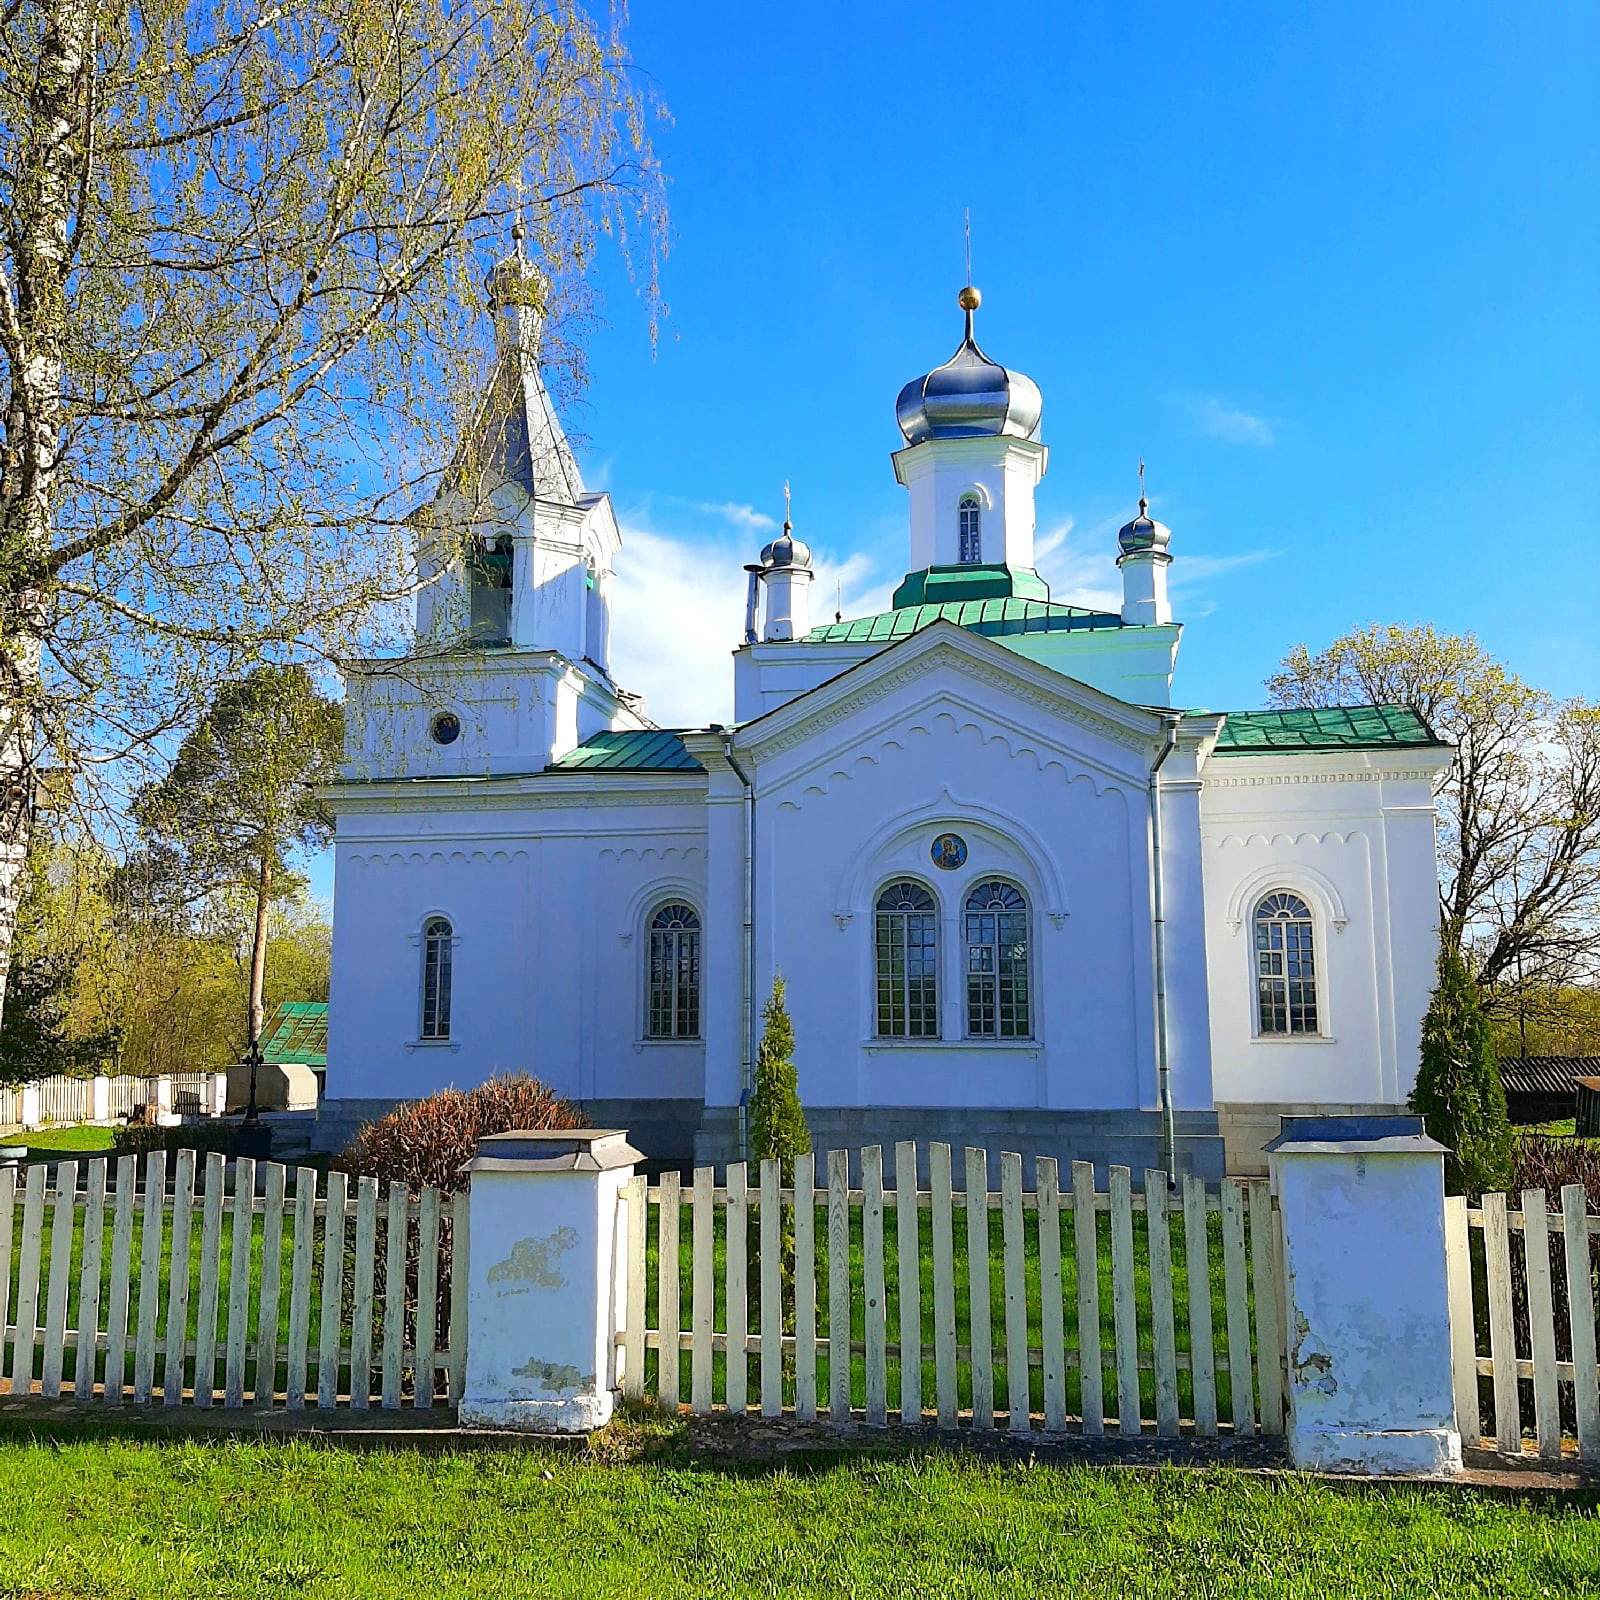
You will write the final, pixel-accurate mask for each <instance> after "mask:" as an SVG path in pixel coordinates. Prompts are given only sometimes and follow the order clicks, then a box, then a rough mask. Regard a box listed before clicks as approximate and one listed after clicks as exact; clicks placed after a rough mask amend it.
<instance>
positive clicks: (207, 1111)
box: [201, 1072, 228, 1117]
mask: <svg viewBox="0 0 1600 1600" xmlns="http://www.w3.org/2000/svg"><path fill="white" fill-rule="evenodd" d="M210 1087H211V1094H210V1097H209V1101H208V1103H207V1104H205V1105H203V1106H202V1108H201V1111H202V1115H204V1116H208V1117H225V1116H227V1114H228V1074H227V1073H226V1072H213V1073H212V1074H211V1085H210Z"/></svg>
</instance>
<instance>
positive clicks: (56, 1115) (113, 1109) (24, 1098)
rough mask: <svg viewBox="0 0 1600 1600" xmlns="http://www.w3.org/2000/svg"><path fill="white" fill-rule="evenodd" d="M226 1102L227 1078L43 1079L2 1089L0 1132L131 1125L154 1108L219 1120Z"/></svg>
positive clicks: (180, 1075)
mask: <svg viewBox="0 0 1600 1600" xmlns="http://www.w3.org/2000/svg"><path fill="white" fill-rule="evenodd" d="M226 1103H227V1074H226V1073H218V1072H173V1073H165V1074H161V1075H158V1076H155V1077H139V1076H137V1075H136V1074H131V1073H120V1074H118V1075H117V1076H115V1077H110V1076H106V1075H104V1074H102V1075H100V1076H98V1077H93V1078H65V1077H53V1078H38V1079H36V1080H35V1081H34V1082H32V1083H24V1084H13V1085H10V1086H9V1087H3V1088H0V1128H23V1129H33V1128H42V1127H71V1126H74V1125H76V1124H79V1123H90V1122H98V1123H110V1122H126V1121H127V1120H128V1118H129V1117H131V1116H132V1115H133V1114H134V1112H135V1111H137V1110H140V1109H141V1108H143V1107H144V1106H149V1105H155V1106H159V1107H160V1108H161V1109H162V1110H163V1111H167V1112H172V1113H176V1114H180V1115H186V1116H205V1117H218V1116H221V1115H222V1114H223V1111H224V1110H225V1109H226Z"/></svg>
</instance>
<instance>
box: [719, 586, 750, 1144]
mask: <svg viewBox="0 0 1600 1600" xmlns="http://www.w3.org/2000/svg"><path fill="white" fill-rule="evenodd" d="M750 581H751V584H752V586H753V585H754V583H755V579H754V578H752V579H751V580H750ZM722 754H723V758H724V759H725V760H726V761H727V763H728V765H729V766H730V767H732V768H733V770H734V773H735V774H736V775H737V777H738V779H739V782H740V783H742V784H743V785H744V951H743V955H742V958H741V960H740V963H739V964H740V967H741V969H742V970H741V972H740V998H741V1007H742V1009H741V1010H740V1013H739V1014H740V1017H741V1018H742V1019H743V1025H742V1027H741V1029H740V1032H741V1033H742V1035H743V1040H742V1043H741V1046H740V1048H741V1050H742V1052H743V1059H742V1060H741V1061H740V1063H739V1159H740V1160H741V1161H743V1160H746V1159H748V1157H749V1154H750V1127H749V1120H750V1091H751V1087H752V1085H751V1075H752V1069H753V1066H754V1063H755V1055H756V1047H755V1029H756V1011H755V997H754V992H753V991H754V988H755V972H756V792H755V789H754V787H753V786H752V785H751V782H750V777H749V774H748V773H746V771H745V770H744V768H743V767H741V766H740V765H739V763H738V761H737V760H735V759H734V754H733V735H732V734H731V733H727V732H724V734H723V735H722Z"/></svg>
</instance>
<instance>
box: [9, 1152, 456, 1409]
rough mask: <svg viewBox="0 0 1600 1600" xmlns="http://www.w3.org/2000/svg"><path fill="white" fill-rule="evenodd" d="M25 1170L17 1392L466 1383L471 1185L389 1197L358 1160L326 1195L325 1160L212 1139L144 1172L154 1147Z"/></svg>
mask: <svg viewBox="0 0 1600 1600" xmlns="http://www.w3.org/2000/svg"><path fill="white" fill-rule="evenodd" d="M23 1170H24V1171H25V1174H26V1176H25V1178H24V1179H23V1181H21V1182H20V1183H19V1181H18V1173H17V1169H15V1168H7V1169H5V1170H0V1263H5V1264H7V1270H6V1272H5V1273H4V1275H3V1276H0V1384H3V1386H4V1388H5V1389H6V1391H7V1392H9V1393H10V1394H13V1395H28V1394H38V1395H41V1396H43V1397H44V1398H46V1399H51V1398H56V1397H58V1396H60V1395H62V1394H63V1393H71V1394H72V1395H73V1396H74V1397H75V1398H76V1399H77V1400H78V1401H79V1402H80V1403H90V1402H93V1401H96V1400H99V1401H103V1402H105V1403H108V1404H111V1405H120V1404H122V1403H124V1402H125V1401H132V1402H133V1403H134V1404H137V1405H146V1404H151V1403H154V1402H155V1401H156V1399H157V1397H158V1396H159V1399H160V1402H161V1403H162V1404H164V1405H168V1406H175V1405H179V1404H194V1405H197V1406H210V1405H213V1404H216V1403H219V1402H220V1404H221V1405H223V1406H243V1405H247V1404H248V1405H253V1406H255V1407H258V1408H264V1407H267V1406H273V1405H281V1406H285V1407H287V1408H289V1409H290V1410H295V1409H299V1408H301V1407H305V1406H313V1407H320V1408H323V1409H328V1408H331V1407H335V1406H340V1405H348V1406H349V1407H350V1408H351V1409H353V1410H358V1411H359V1410H366V1409H368V1408H370V1407H372V1406H373V1405H377V1406H379V1407H381V1408H386V1409H391V1410H392V1409H396V1408H398V1407H400V1406H402V1405H408V1406H412V1407H427V1406H432V1405H435V1404H439V1403H447V1404H450V1405H454V1404H455V1403H456V1401H457V1399H458V1398H459V1396H460V1392H461V1381H462V1375H463V1371H464V1365H465V1349H466V1283H465V1273H460V1274H456V1275H454V1276H452V1275H451V1273H450V1253H451V1249H452V1246H454V1247H455V1248H459V1249H461V1250H462V1251H463V1256H462V1259H463V1260H465V1238H466V1227H467V1220H466V1219H467V1205H466V1199H465V1197H461V1198H458V1199H453V1198H450V1197H447V1196H442V1195H441V1194H440V1193H439V1191H438V1190H437V1189H424V1190H423V1191H422V1192H421V1194H420V1195H418V1196H416V1197H412V1196H410V1195H408V1194H407V1193H406V1191H405V1190H404V1189H403V1188H400V1187H397V1186H396V1187H391V1189H390V1191H389V1193H388V1195H387V1197H386V1198H384V1199H382V1200H380V1197H379V1194H378V1186H377V1183H376V1181H375V1180H374V1179H372V1178H361V1179H359V1180H358V1181H357V1182H356V1183H355V1184H354V1193H353V1194H352V1193H351V1182H350V1179H349V1178H348V1177H347V1176H346V1175H345V1174H344V1173H341V1172H334V1173H330V1174H329V1175H328V1178H327V1180H326V1184H325V1185H324V1186H323V1192H322V1193H320V1194H319V1193H318V1176H317V1173H316V1171H315V1170H314V1169H312V1168H309V1167H301V1168H299V1169H297V1170H296V1171H295V1172H294V1173H293V1174H292V1175H291V1174H290V1173H289V1171H288V1169H286V1168H285V1167H283V1166H281V1165H279V1164H278V1163H276V1162H259V1163H257V1162H252V1161H250V1160H248V1159H245V1158H242V1157H241V1158H240V1159H238V1160H236V1161H234V1162H232V1163H228V1162H225V1161H224V1159H223V1157H222V1156H221V1155H219V1154H215V1153H213V1154H210V1155H208V1156H206V1157H205V1160H204V1167H203V1169H198V1168H197V1162H196V1153H195V1152H194V1151H193V1150H180V1151H178V1152H176V1154H175V1155H174V1157H173V1159H172V1162H171V1174H170V1182H169V1174H168V1161H167V1157H166V1156H165V1155H164V1154H162V1153H159V1152H158V1153H156V1154H152V1155H149V1156H146V1157H145V1161H144V1170H143V1173H142V1176H141V1173H140V1171H139V1162H138V1158H137V1157H135V1156H124V1157H123V1158H122V1159H121V1160H119V1161H117V1162H116V1163H115V1166H114V1168H113V1167H112V1165H111V1164H110V1163H108V1162H107V1161H106V1160H104V1159H99V1158H97V1159H95V1160H91V1161H88V1162H86V1163H82V1164H80V1163H78V1162H76V1161H62V1162H59V1163H57V1164H56V1165H55V1167H54V1171H53V1176H52V1174H51V1172H50V1171H49V1170H47V1167H46V1166H45V1164H43V1163H39V1164H36V1165H33V1166H30V1167H27V1168H26V1169H23ZM202 1178H203V1187H202V1186H200V1180H201V1179H202ZM108 1182H109V1183H110V1185H111V1187H110V1188H109V1189H108ZM19 1210H20V1229H19V1228H18V1221H19V1216H18V1214H19ZM352 1235H353V1236H352ZM14 1241H15V1242H14ZM175 1268H176V1269H177V1270H175ZM69 1357H70V1363H69V1359H68V1358H69ZM441 1374H442V1375H443V1377H444V1384H443V1386H442V1392H441V1385H440V1384H439V1382H438V1379H439V1376H440V1375H441Z"/></svg>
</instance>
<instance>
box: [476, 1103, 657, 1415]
mask: <svg viewBox="0 0 1600 1600" xmlns="http://www.w3.org/2000/svg"><path fill="white" fill-rule="evenodd" d="M638 1159H639V1152H638V1151H637V1150H635V1149H633V1148H632V1146H630V1145H629V1144H628V1139H627V1134H626V1133H621V1132H616V1131H607V1130H603V1129H596V1128H580V1129H574V1130H571V1131H562V1132H555V1131H550V1132H537V1133H526V1132H519V1133H500V1134H494V1135H492V1136H490V1137H489V1138H486V1139H483V1140H481V1141H480V1142H479V1144H478V1154H477V1156H476V1157H475V1158H474V1159H473V1160H472V1161H471V1162H469V1163H468V1164H467V1170H468V1171H469V1172H470V1173H471V1174H472V1193H471V1200H470V1211H469V1218H470V1221H469V1227H468V1234H469V1240H470V1244H469V1250H468V1260H467V1261H465V1262H459V1261H458V1262H457V1263H456V1270H457V1271H465V1272H466V1273H467V1373H466V1383H465V1389H464V1392H463V1394H462V1396H461V1404H460V1409H459V1415H460V1419H461V1421H462V1423H463V1424H466V1425H468V1426H480V1427H491V1428H516V1429H521V1430H524V1431H528V1432H535V1433H586V1432H588V1431H589V1430H590V1429H592V1428H598V1427H601V1426H603V1425H604V1424H605V1423H606V1422H607V1421H608V1420H609V1419H610V1416H611V1410H612V1405H613V1402H614V1391H615V1388H616V1371H617V1343H616V1335H617V1333H618V1331H619V1330H620V1329H621V1326H622V1318H623V1313H624V1299H625V1294H626V1285H625V1283H624V1280H623V1270H624V1262H623V1252H622V1249H621V1247H620V1243H619V1240H618V1238H617V1214H618V1211H619V1209H620V1205H619V1201H620V1196H621V1192H622V1187H623V1185H624V1184H625V1183H627V1181H628V1180H629V1178H631V1177H632V1176H633V1165H634V1162H635V1161H637V1160H638Z"/></svg>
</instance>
